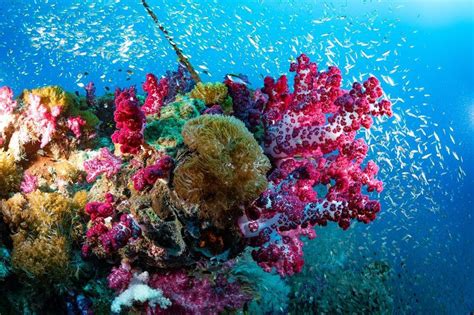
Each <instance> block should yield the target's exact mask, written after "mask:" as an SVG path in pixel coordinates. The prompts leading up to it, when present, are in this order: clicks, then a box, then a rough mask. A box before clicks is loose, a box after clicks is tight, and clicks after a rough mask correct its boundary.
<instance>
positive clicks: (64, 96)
mask: <svg viewBox="0 0 474 315" xmlns="http://www.w3.org/2000/svg"><path fill="white" fill-rule="evenodd" d="M29 94H34V95H37V96H39V97H40V98H41V104H42V105H43V106H44V107H46V108H47V109H49V110H50V111H51V110H52V109H53V108H54V107H60V108H61V112H65V111H66V110H67V109H68V108H69V107H70V106H71V105H72V104H73V103H74V95H73V94H70V93H68V92H66V91H64V90H63V89H62V88H61V87H60V86H57V85H50V86H45V87H41V88H37V89H32V90H25V91H23V101H24V102H28V100H29Z"/></svg>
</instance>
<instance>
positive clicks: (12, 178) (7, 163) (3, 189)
mask: <svg viewBox="0 0 474 315" xmlns="http://www.w3.org/2000/svg"><path fill="white" fill-rule="evenodd" d="M21 176H22V171H21V168H20V167H19V166H18V165H17V164H16V163H15V157H14V156H13V154H12V153H11V152H10V151H3V150H0V198H1V197H7V196H8V194H9V193H11V192H15V191H16V190H18V189H19V186H20V181H21Z"/></svg>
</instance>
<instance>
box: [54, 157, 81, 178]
mask: <svg viewBox="0 0 474 315" xmlns="http://www.w3.org/2000/svg"><path fill="white" fill-rule="evenodd" d="M54 169H55V171H56V175H57V176H58V177H59V178H61V179H63V180H65V181H66V182H74V181H75V180H76V179H77V178H78V176H79V175H80V171H79V170H78V169H77V168H76V167H75V166H74V165H73V164H72V163H70V162H68V161H60V162H57V163H55V164H54Z"/></svg>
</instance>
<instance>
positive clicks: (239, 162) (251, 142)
mask: <svg viewBox="0 0 474 315" xmlns="http://www.w3.org/2000/svg"><path fill="white" fill-rule="evenodd" d="M182 136H183V140H184V144H185V145H186V146H187V148H188V153H187V154H184V155H183V156H181V157H180V158H178V163H177V167H176V169H175V173H174V181H173V185H174V188H175V191H176V193H177V194H178V196H179V197H181V198H182V199H184V200H186V201H188V202H190V203H193V204H198V205H199V215H200V217H201V218H203V219H209V220H211V221H212V223H213V224H214V225H216V226H218V227H221V228H223V227H226V226H229V224H232V223H233V221H234V219H235V218H236V216H238V215H241V214H242V211H241V210H239V209H238V206H239V205H242V204H245V203H247V202H250V201H252V200H254V199H255V198H257V197H258V195H259V194H260V193H261V192H263V190H265V188H266V186H267V179H266V172H267V171H268V170H269V169H270V162H269V160H268V158H267V157H266V156H265V155H264V154H263V152H262V149H261V148H260V146H259V145H258V143H257V141H256V140H255V139H254V137H253V135H252V134H251V133H250V132H249V131H248V130H247V129H246V128H245V125H244V123H242V122H241V121H240V120H238V119H236V118H234V117H226V116H221V115H204V116H200V117H198V118H194V119H192V120H190V121H189V122H187V123H186V125H184V127H183V131H182Z"/></svg>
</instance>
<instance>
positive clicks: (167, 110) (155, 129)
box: [145, 97, 205, 156]
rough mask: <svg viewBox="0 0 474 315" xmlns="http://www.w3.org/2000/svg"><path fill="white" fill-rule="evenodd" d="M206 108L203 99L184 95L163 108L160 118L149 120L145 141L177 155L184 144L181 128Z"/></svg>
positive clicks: (160, 149)
mask: <svg viewBox="0 0 474 315" xmlns="http://www.w3.org/2000/svg"><path fill="white" fill-rule="evenodd" d="M204 108H205V105H204V103H203V102H202V101H201V100H197V99H190V98H187V97H183V98H181V99H178V100H177V101H175V102H173V103H171V104H168V105H166V106H165V107H163V108H162V109H161V115H160V118H159V119H155V120H152V121H149V122H148V123H147V126H146V128H145V141H146V143H147V144H149V145H151V146H152V147H154V148H155V149H157V150H159V151H164V152H166V153H167V154H168V155H171V156H175V155H176V150H177V148H178V147H180V146H181V145H182V144H183V137H182V136H181V129H182V128H183V126H184V124H185V123H186V122H187V121H188V120H190V119H191V118H194V117H197V116H199V115H200V111H202V110H203V109H204Z"/></svg>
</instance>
